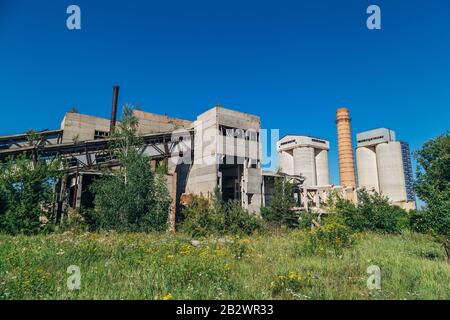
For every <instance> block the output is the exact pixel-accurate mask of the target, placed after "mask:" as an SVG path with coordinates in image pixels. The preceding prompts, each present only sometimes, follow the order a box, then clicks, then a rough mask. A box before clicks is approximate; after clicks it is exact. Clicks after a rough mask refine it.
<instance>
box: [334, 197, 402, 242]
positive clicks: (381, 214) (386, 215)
mask: <svg viewBox="0 0 450 320" xmlns="http://www.w3.org/2000/svg"><path fill="white" fill-rule="evenodd" d="M332 211H333V212H334V213H335V214H336V215H337V216H338V217H340V218H341V222H342V223H344V224H345V225H347V226H349V227H350V228H351V229H353V230H355V231H366V230H370V231H376V232H386V233H399V232H400V231H401V230H402V229H404V228H405V227H406V226H407V223H408V214H407V212H406V211H405V210H403V209H402V208H400V207H398V206H395V205H391V204H390V203H389V200H388V198H386V197H383V196H382V195H380V194H378V193H373V194H369V193H368V192H367V191H365V190H360V191H358V205H357V206H355V205H354V204H353V203H352V202H350V201H348V200H345V199H342V198H337V199H335V200H334V203H333V210H332Z"/></svg>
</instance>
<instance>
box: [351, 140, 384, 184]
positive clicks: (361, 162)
mask: <svg viewBox="0 0 450 320" xmlns="http://www.w3.org/2000/svg"><path fill="white" fill-rule="evenodd" d="M356 167H357V170H358V185H359V186H360V187H363V188H365V189H366V190H370V191H372V190H374V191H376V192H380V188H379V185H378V168H377V154H376V152H375V148H374V147H359V148H357V149H356Z"/></svg>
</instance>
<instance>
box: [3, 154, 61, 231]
mask: <svg viewBox="0 0 450 320" xmlns="http://www.w3.org/2000/svg"><path fill="white" fill-rule="evenodd" d="M61 168H62V164H61V161H60V160H59V159H58V158H55V159H53V160H52V161H50V160H48V159H47V160H46V159H40V158H38V159H37V160H36V161H34V162H33V161H31V160H29V159H28V158H26V157H25V156H19V157H17V158H10V159H9V160H8V161H7V162H6V163H4V164H2V165H1V166H0V190H1V193H2V196H1V197H0V198H1V199H0V202H1V203H0V229H1V230H2V231H3V232H6V233H10V234H19V233H23V234H34V233H37V232H38V231H39V230H41V222H40V219H41V220H50V219H51V217H50V214H51V212H50V207H51V201H52V185H53V182H54V181H55V179H56V178H58V177H60V175H61ZM43 218H45V219H43Z"/></svg>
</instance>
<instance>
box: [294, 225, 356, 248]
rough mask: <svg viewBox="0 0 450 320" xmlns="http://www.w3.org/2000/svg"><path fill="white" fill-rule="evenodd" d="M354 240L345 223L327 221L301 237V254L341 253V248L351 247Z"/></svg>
mask: <svg viewBox="0 0 450 320" xmlns="http://www.w3.org/2000/svg"><path fill="white" fill-rule="evenodd" d="M354 242H355V236H354V234H353V233H352V231H351V230H350V228H348V227H347V226H345V225H342V224H338V223H328V224H326V225H324V226H320V227H316V228H314V229H313V230H311V231H310V232H308V233H307V236H306V238H304V239H303V242H302V244H301V247H300V250H301V252H300V253H301V254H306V255H314V254H329V253H333V254H341V253H342V251H343V249H345V248H348V247H351V246H352V245H353V243H354Z"/></svg>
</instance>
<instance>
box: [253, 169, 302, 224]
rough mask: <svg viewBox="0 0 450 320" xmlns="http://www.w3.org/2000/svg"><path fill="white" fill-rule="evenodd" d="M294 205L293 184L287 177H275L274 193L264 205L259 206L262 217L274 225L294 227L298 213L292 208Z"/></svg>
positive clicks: (297, 219) (297, 220) (297, 221)
mask: <svg viewBox="0 0 450 320" xmlns="http://www.w3.org/2000/svg"><path fill="white" fill-rule="evenodd" d="M294 206H295V199H294V185H293V183H292V182H290V181H289V180H288V179H287V178H284V177H276V178H275V185H274V193H273V195H272V196H271V197H270V199H269V201H268V205H267V206H266V207H263V208H261V215H262V217H263V218H264V219H265V220H266V221H268V222H269V223H271V224H274V225H276V226H282V225H285V226H288V227H296V226H298V223H299V214H298V213H297V212H295V211H293V210H292V208H293V207H294Z"/></svg>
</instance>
